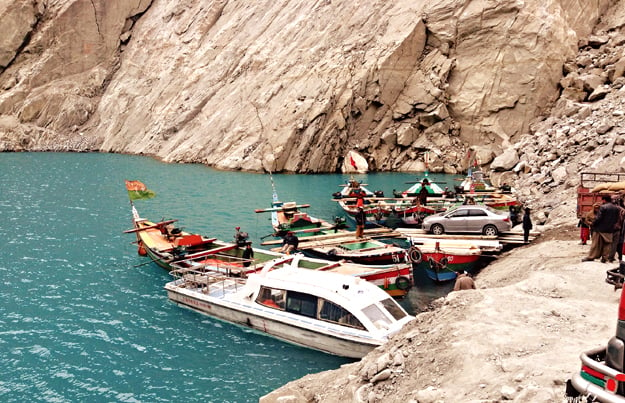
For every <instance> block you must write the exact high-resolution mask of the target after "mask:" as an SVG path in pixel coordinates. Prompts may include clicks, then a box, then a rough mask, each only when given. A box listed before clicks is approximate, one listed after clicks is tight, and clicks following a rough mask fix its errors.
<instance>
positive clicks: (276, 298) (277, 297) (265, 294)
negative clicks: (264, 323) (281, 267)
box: [256, 287, 286, 309]
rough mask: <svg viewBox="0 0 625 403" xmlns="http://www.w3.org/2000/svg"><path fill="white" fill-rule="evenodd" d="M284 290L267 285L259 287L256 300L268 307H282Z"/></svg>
mask: <svg viewBox="0 0 625 403" xmlns="http://www.w3.org/2000/svg"><path fill="white" fill-rule="evenodd" d="M285 295H286V291H284V290H279V289H275V288H269V287H260V291H259V293H258V297H256V302H258V303H259V304H261V305H264V306H268V307H270V308H276V309H284V300H285V298H284V297H285Z"/></svg>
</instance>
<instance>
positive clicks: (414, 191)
mask: <svg viewBox="0 0 625 403" xmlns="http://www.w3.org/2000/svg"><path fill="white" fill-rule="evenodd" d="M407 183H408V184H412V186H410V187H409V188H408V189H406V190H404V191H403V192H401V197H404V198H413V197H418V196H419V194H420V192H421V189H422V188H424V187H425V189H426V190H427V192H428V197H442V196H443V195H444V194H445V190H444V189H442V188H441V187H440V186H438V184H437V183H435V182H432V181H430V179H429V178H428V175H427V172H426V173H425V176H424V177H423V179H421V180H417V181H416V182H407Z"/></svg>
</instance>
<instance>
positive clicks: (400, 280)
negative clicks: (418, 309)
mask: <svg viewBox="0 0 625 403" xmlns="http://www.w3.org/2000/svg"><path fill="white" fill-rule="evenodd" d="M395 287H397V289H399V290H402V291H406V290H409V289H410V287H411V284H410V280H409V279H408V278H406V277H404V276H399V277H397V278H396V279H395Z"/></svg>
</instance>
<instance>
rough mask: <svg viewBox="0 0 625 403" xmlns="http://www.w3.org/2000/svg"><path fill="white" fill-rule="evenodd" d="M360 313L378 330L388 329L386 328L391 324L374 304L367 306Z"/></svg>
mask: <svg viewBox="0 0 625 403" xmlns="http://www.w3.org/2000/svg"><path fill="white" fill-rule="evenodd" d="M362 312H363V313H364V314H365V315H366V316H367V318H369V320H370V321H371V322H373V324H374V325H375V326H376V327H377V328H378V329H388V326H389V325H390V324H391V321H390V320H389V318H388V317H387V316H386V315H385V314H384V312H383V311H382V310H381V309H380V308H378V306H377V305H375V304H372V305H369V306H368V307H366V308H365V309H363V310H362Z"/></svg>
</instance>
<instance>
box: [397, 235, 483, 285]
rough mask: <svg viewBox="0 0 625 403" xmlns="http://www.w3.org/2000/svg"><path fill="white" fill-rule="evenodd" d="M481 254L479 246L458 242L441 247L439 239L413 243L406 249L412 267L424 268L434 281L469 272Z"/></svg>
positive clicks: (447, 279)
mask: <svg viewBox="0 0 625 403" xmlns="http://www.w3.org/2000/svg"><path fill="white" fill-rule="evenodd" d="M481 255H482V250H481V249H480V248H479V247H476V246H472V245H471V246H460V245H458V244H456V245H453V244H448V245H447V246H444V247H443V246H441V242H440V241H436V242H435V243H434V244H432V243H424V244H421V245H413V246H411V247H410V249H408V256H409V258H410V260H411V261H412V264H413V268H414V269H415V270H425V272H426V274H427V276H428V277H429V278H430V279H432V280H433V281H435V282H445V281H451V280H455V279H456V277H457V276H458V273H462V272H465V271H467V272H471V270H472V269H473V268H474V266H475V264H476V263H477V261H478V260H479V258H480V256H481Z"/></svg>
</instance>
